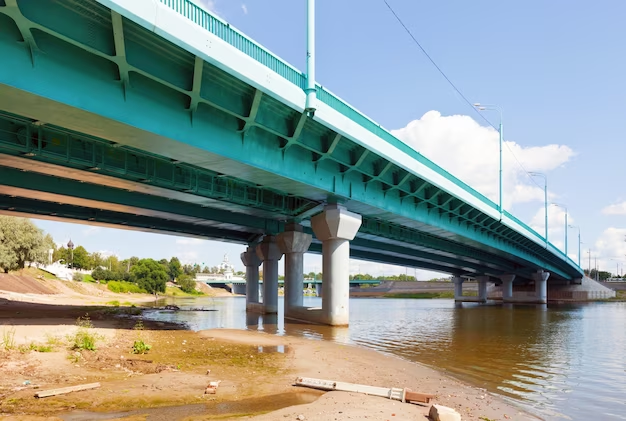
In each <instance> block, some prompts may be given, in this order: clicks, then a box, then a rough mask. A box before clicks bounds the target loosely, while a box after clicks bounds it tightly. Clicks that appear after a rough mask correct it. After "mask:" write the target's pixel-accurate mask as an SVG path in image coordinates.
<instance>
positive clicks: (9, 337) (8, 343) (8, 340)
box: [0, 327, 15, 351]
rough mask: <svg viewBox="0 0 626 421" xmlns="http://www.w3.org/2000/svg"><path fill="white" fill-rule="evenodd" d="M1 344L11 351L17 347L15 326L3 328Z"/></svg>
mask: <svg viewBox="0 0 626 421" xmlns="http://www.w3.org/2000/svg"><path fill="white" fill-rule="evenodd" d="M0 345H2V348H4V349H5V350H6V351H10V350H12V349H15V328H14V327H12V328H9V329H8V330H7V329H3V330H2V343H0Z"/></svg>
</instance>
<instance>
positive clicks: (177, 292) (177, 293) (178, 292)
mask: <svg viewBox="0 0 626 421" xmlns="http://www.w3.org/2000/svg"><path fill="white" fill-rule="evenodd" d="M165 295H169V296H172V297H197V296H202V295H206V294H205V293H204V292H200V291H194V292H191V293H189V292H185V291H183V290H182V289H180V288H177V287H166V288H165Z"/></svg>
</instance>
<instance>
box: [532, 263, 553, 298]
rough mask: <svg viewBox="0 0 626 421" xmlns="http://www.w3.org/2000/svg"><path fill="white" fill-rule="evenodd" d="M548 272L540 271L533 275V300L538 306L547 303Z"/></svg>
mask: <svg viewBox="0 0 626 421" xmlns="http://www.w3.org/2000/svg"><path fill="white" fill-rule="evenodd" d="M549 277H550V272H544V271H543V270H540V271H538V272H536V273H533V280H534V281H535V294H536V295H535V298H536V300H537V303H539V304H547V303H548V278H549Z"/></svg>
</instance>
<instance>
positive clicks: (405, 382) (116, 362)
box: [0, 300, 533, 421]
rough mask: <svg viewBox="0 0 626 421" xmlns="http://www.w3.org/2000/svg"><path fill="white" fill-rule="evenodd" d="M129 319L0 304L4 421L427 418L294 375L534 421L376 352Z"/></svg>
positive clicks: (466, 415) (97, 310)
mask: <svg viewBox="0 0 626 421" xmlns="http://www.w3.org/2000/svg"><path fill="white" fill-rule="evenodd" d="M136 311H137V309H132V308H124V307H120V308H111V307H98V306H77V305H71V306H68V305H49V304H41V303H39V304H35V303H25V302H15V301H7V300H0V323H1V324H2V326H1V327H0V329H1V330H2V337H1V338H3V339H7V337H8V336H7V335H9V336H11V337H12V338H13V341H12V347H6V346H2V347H0V348H1V350H0V361H1V362H0V401H1V403H0V416H4V417H5V418H2V419H7V420H17V419H19V420H43V419H46V420H60V419H69V418H65V417H66V415H67V414H71V415H72V418H71V419H72V420H75V421H80V420H92V419H94V418H95V415H94V414H93V413H91V412H90V411H95V412H98V413H101V412H103V411H104V412H107V413H115V414H116V415H115V418H102V419H120V420H121V419H126V420H146V419H148V420H149V419H167V420H177V419H183V418H184V419H186V420H209V419H218V418H219V419H229V418H234V417H245V418H249V419H255V420H261V421H263V420H276V419H296V417H297V416H298V415H303V416H304V417H305V419H306V420H328V419H337V420H344V419H349V418H351V419H360V418H363V417H364V415H365V414H367V415H368V416H370V417H371V418H372V419H396V420H403V419H405V420H409V419H426V417H425V414H426V413H427V410H428V408H427V407H425V406H418V405H414V404H402V403H400V402H395V401H390V400H386V399H383V398H376V397H368V396H363V395H357V394H350V393H343V392H332V393H326V394H322V393H321V392H317V391H312V390H307V389H301V388H296V387H294V386H292V383H293V380H294V379H295V377H297V376H306V377H315V378H325V379H332V380H337V381H345V382H354V383H362V384H369V385H376V386H384V387H408V388H411V389H413V390H415V391H421V392H424V393H433V394H436V395H437V398H436V399H435V402H436V403H438V404H443V405H446V406H450V407H453V408H455V409H457V410H458V411H459V412H460V413H461V414H462V415H463V419H464V420H479V419H483V420H484V419H485V418H486V419H490V420H504V419H514V420H526V419H533V418H531V417H530V416H528V415H526V414H523V413H522V412H521V411H519V410H518V409H517V408H515V407H512V406H510V405H508V404H506V403H505V402H504V401H503V400H501V399H500V398H498V397H496V396H493V395H491V394H488V393H486V392H485V391H484V390H481V389H477V388H473V387H471V386H469V385H465V384H462V383H460V382H458V381H456V380H453V379H451V378H448V377H446V376H445V375H443V374H441V373H439V372H437V371H435V370H433V369H430V368H428V367H425V366H422V365H419V364H415V363H411V362H408V361H404V360H401V359H399V358H396V357H392V356H385V355H382V354H380V353H378V352H375V351H371V350H366V349H362V348H357V347H352V346H346V345H339V344H335V343H331V342H325V341H316V340H311V339H304V338H295V337H288V336H283V337H279V336H274V335H269V334H266V333H261V332H251V331H239V330H209V331H201V332H192V331H188V330H184V329H183V328H182V327H181V326H178V325H173V324H168V323H163V322H150V321H143V325H144V329H142V330H137V329H134V327H136V323H137V318H134V317H130V316H129V314H128V313H130V314H132V313H135V312H136ZM86 312H88V313H89V317H90V320H91V323H92V324H93V327H92V328H87V332H88V333H89V334H90V335H92V336H93V337H94V338H97V341H96V351H87V350H77V349H71V348H72V344H73V342H74V339H75V338H76V333H77V332H78V331H79V329H81V328H79V327H78V326H76V319H77V318H78V317H81V316H84V315H85V314H84V313H86ZM82 329H83V331H84V330H85V328H84V327H83V328H82ZM137 340H141V341H143V342H144V343H145V344H149V345H151V346H152V348H151V349H150V351H149V352H148V354H146V355H136V354H133V353H132V352H131V351H132V349H133V344H134V343H135V341H137ZM6 348H10V349H6ZM48 348H49V349H48ZM38 349H39V350H42V351H50V352H38V351H37V350H38ZM207 370H210V373H209V374H207ZM96 381H97V382H100V383H101V387H100V388H98V389H94V390H90V391H82V392H76V393H72V394H68V395H63V396H58V397H51V398H45V399H40V400H37V399H35V398H34V397H33V394H34V392H35V390H34V387H35V386H37V387H38V389H39V390H41V389H51V388H56V387H63V386H69V385H75V384H84V383H92V382H96ZM209 381H221V383H220V386H219V388H218V391H217V394H215V395H205V394H204V390H205V388H206V386H207V384H208V382H209ZM25 383H27V384H25ZM294 405H296V406H294ZM150 408H158V409H150ZM77 411H82V412H77ZM63 414H66V415H63ZM150 414H152V416H156V414H158V415H159V416H160V417H161V418H152V417H147V415H150ZM394 414H395V415H394ZM18 415H20V417H19V418H18V417H17V416H18ZM99 415H100V414H98V416H99ZM61 417H63V418H61ZM129 417H130V418H129ZM481 417H482V418H481ZM98 419H100V418H98Z"/></svg>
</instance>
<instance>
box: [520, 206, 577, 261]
mask: <svg viewBox="0 0 626 421" xmlns="http://www.w3.org/2000/svg"><path fill="white" fill-rule="evenodd" d="M574 222H575V220H574V218H572V216H571V215H568V216H567V224H568V225H573V224H574ZM545 226H546V224H545V208H544V207H543V206H542V207H541V208H539V209H537V212H536V213H535V215H534V216H533V218H532V220H531V221H530V227H531V228H532V229H534V230H535V231H537V232H538V233H539V234H541V235H542V236H543V235H544V234H545ZM570 231H572V232H568V236H569V238H568V241H567V243H568V250H567V254H568V255H569V256H570V257H571V253H570V252H572V251H577V250H578V245H577V244H576V241H578V236H577V233H578V231H575V230H570ZM574 238H576V239H575V240H574ZM548 240H550V242H551V243H552V244H553V245H554V246H555V247H556V248H558V249H561V250H562V251H563V252H565V210H564V209H563V208H561V207H559V206H555V205H549V206H548ZM572 248H574V249H572ZM572 259H573V260H574V261H576V259H577V256H576V254H574V257H572Z"/></svg>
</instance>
